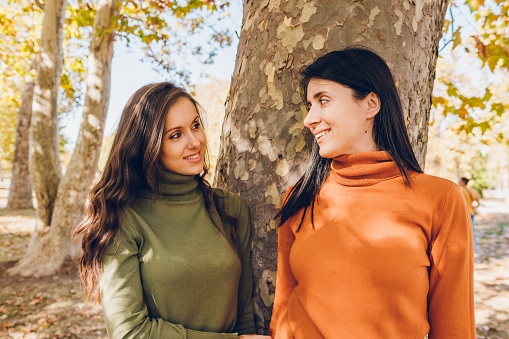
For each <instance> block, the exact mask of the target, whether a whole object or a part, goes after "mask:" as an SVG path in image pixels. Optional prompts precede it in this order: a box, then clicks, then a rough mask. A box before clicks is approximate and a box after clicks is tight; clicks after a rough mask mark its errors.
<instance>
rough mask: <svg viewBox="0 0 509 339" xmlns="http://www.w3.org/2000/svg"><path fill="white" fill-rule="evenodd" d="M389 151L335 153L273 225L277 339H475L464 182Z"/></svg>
mask: <svg viewBox="0 0 509 339" xmlns="http://www.w3.org/2000/svg"><path fill="white" fill-rule="evenodd" d="M410 175H411V179H412V186H411V187H408V186H406V185H405V183H404V181H403V177H402V176H401V174H400V172H399V170H398V168H397V166H396V164H395V162H394V161H392V160H391V159H390V157H389V156H388V155H387V153H386V152H368V153H356V154H349V155H343V156H340V157H337V158H335V159H334V161H333V163H332V169H331V172H330V176H329V178H328V179H327V180H326V182H325V183H324V184H323V186H322V189H321V191H320V193H319V194H318V195H317V198H316V203H315V210H314V228H313V227H312V225H311V220H310V217H309V216H310V214H311V213H306V218H305V219H304V223H303V224H302V227H301V229H300V230H299V231H298V232H297V227H298V225H299V222H300V220H301V216H302V211H300V212H299V213H297V214H295V215H294V216H293V217H292V218H291V219H289V220H288V221H287V222H285V224H284V225H282V226H281V227H280V228H279V243H278V254H279V258H278V269H277V284H276V296H275V301H274V309H273V314H272V320H271V324H270V333H271V335H272V336H273V337H275V338H282V339H287V338H297V339H300V338H303V339H319V338H331V339H336V338H339V339H341V338H348V339H352V338H370V339H371V338H391V339H395V338H405V339H409V338H410V339H412V338H415V339H422V338H424V336H425V335H426V334H427V333H429V339H438V338H444V339H445V338H447V339H460V338H461V339H469V338H475V321H474V297H473V253H474V251H473V236H472V228H471V227H470V215H469V212H468V209H467V206H466V204H465V200H464V198H463V195H462V193H461V190H460V188H459V187H458V185H456V184H455V183H453V182H450V181H448V180H445V179H441V178H437V177H433V176H429V175H426V174H421V173H415V172H410Z"/></svg>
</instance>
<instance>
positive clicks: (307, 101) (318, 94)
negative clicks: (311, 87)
mask: <svg viewBox="0 0 509 339" xmlns="http://www.w3.org/2000/svg"><path fill="white" fill-rule="evenodd" d="M324 93H327V91H320V92H317V93H315V94H314V95H313V99H317V98H318V97H320V95H322V94H324ZM306 104H308V105H309V104H311V102H310V101H309V100H306Z"/></svg>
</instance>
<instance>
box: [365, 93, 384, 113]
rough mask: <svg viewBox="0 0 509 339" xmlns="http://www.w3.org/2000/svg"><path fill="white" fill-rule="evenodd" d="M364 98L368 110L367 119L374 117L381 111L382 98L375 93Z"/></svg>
mask: <svg viewBox="0 0 509 339" xmlns="http://www.w3.org/2000/svg"><path fill="white" fill-rule="evenodd" d="M364 100H366V104H367V110H366V119H371V118H374V117H375V115H376V114H377V113H378V112H379V111H380V98H379V97H378V95H376V94H375V93H373V92H371V93H369V94H368V95H367V96H366V97H365V98H364Z"/></svg>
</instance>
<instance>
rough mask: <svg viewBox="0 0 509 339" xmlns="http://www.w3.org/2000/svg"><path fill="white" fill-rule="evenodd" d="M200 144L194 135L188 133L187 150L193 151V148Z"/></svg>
mask: <svg viewBox="0 0 509 339" xmlns="http://www.w3.org/2000/svg"><path fill="white" fill-rule="evenodd" d="M200 144H201V142H200V140H199V139H198V137H197V136H196V135H194V133H190V134H189V138H188V139H187V147H188V148H189V149H194V148H197V147H199V146H200Z"/></svg>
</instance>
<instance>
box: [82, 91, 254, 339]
mask: <svg viewBox="0 0 509 339" xmlns="http://www.w3.org/2000/svg"><path fill="white" fill-rule="evenodd" d="M199 111H200V110H199V105H198V103H197V102H196V101H195V100H194V99H193V98H192V97H191V96H190V95H189V94H188V93H187V92H186V91H185V90H183V89H182V88H179V87H176V86H175V85H173V84H171V83H167V82H165V83H157V84H150V85H146V86H144V87H142V88H141V89H139V90H138V91H137V92H136V93H134V95H133V96H132V97H131V98H130V99H129V101H128V103H127V104H126V106H125V108H124V111H123V113H122V117H121V118H120V122H119V126H118V129H117V132H116V135H115V139H114V140H113V144H112V148H111V151H110V154H109V157H108V160H107V162H106V166H105V168H104V171H103V173H102V176H101V178H100V180H99V181H98V183H97V184H96V185H95V186H94V187H93V188H92V189H91V191H90V194H89V207H88V212H87V217H86V219H85V220H84V221H83V222H82V223H81V224H80V225H79V226H78V227H77V228H76V230H75V231H74V237H75V238H80V237H81V238H82V248H83V256H82V257H81V260H80V265H79V268H80V275H81V279H82V281H83V284H84V286H85V293H84V295H85V298H86V299H90V298H93V297H95V298H96V299H98V300H100V301H101V303H102V307H103V311H104V318H105V320H106V327H107V331H108V335H109V336H110V337H111V338H204V339H205V338H238V337H239V334H240V335H241V336H240V337H241V338H248V337H255V335H253V336H250V335H247V336H246V335H244V334H247V333H255V328H254V320H253V309H252V304H251V289H252V273H251V262H250V227H249V215H248V208H247V205H246V203H245V201H244V200H243V199H242V198H241V197H240V196H238V195H235V194H232V193H230V192H227V191H224V190H221V189H214V188H211V186H210V185H209V183H208V182H207V181H206V180H205V174H206V173H207V169H208V164H207V161H206V159H207V155H208V154H207V145H206V139H205V134H204V132H203V129H202V126H201V118H200V115H199ZM98 292H99V293H98ZM260 337H263V336H260Z"/></svg>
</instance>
